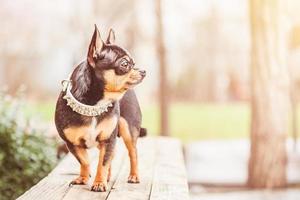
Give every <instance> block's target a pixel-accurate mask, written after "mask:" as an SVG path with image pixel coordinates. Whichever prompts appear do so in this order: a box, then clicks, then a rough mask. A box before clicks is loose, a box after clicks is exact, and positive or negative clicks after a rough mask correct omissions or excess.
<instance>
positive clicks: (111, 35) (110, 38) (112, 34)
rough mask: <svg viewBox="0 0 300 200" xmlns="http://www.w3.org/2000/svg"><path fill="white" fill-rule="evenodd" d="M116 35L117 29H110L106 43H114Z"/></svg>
mask: <svg viewBox="0 0 300 200" xmlns="http://www.w3.org/2000/svg"><path fill="white" fill-rule="evenodd" d="M115 40H116V36H115V31H114V30H113V29H112V28H111V29H109V33H108V37H107V39H106V44H113V43H115Z"/></svg>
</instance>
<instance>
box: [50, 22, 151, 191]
mask: <svg viewBox="0 0 300 200" xmlns="http://www.w3.org/2000/svg"><path fill="white" fill-rule="evenodd" d="M114 40H115V34H114V31H113V30H112V29H111V30H110V31H109V35H108V38H107V40H106V41H105V42H103V40H102V39H101V36H100V32H99V30H98V28H97V26H96V25H95V31H94V34H93V36H92V39H91V42H90V45H89V49H88V54H87V59H86V60H85V61H83V62H82V63H80V64H79V65H78V66H77V67H76V68H75V69H74V70H73V72H72V73H71V75H70V77H69V79H68V80H64V81H63V86H64V87H63V90H62V92H61V93H60V95H59V97H58V100H57V104H56V112H55V124H56V128H57V130H58V133H59V135H60V136H61V138H62V139H63V140H64V141H65V143H66V146H67V147H68V149H69V151H70V152H71V153H72V154H73V155H74V156H75V157H76V159H77V160H78V161H79V163H80V175H79V177H78V178H76V179H74V180H73V181H72V182H71V183H70V184H71V185H74V184H75V185H76V184H87V182H88V180H89V177H90V162H89V159H88V154H87V149H88V148H91V147H94V146H96V147H98V149H99V150H100V154H99V162H98V167H97V173H96V177H95V180H94V182H93V185H92V188H91V190H92V191H100V192H103V191H106V190H107V182H108V181H109V179H110V174H111V160H112V157H113V153H114V147H115V143H116V137H117V136H121V137H122V138H123V141H124V143H125V145H126V147H127V149H128V154H129V158H130V174H129V177H128V182H129V183H139V176H138V163H137V150H136V143H137V138H138V137H139V136H144V135H145V134H146V129H144V128H141V119H142V116H141V110H140V107H139V103H138V101H137V98H136V95H135V92H134V91H133V90H132V88H133V87H134V86H135V85H137V84H139V83H140V82H142V80H143V79H144V77H145V75H146V72H145V71H144V70H140V69H138V68H136V67H135V63H134V60H133V58H132V57H131V56H130V54H129V53H128V52H127V51H126V50H125V49H123V48H121V47H120V46H118V45H116V44H114Z"/></svg>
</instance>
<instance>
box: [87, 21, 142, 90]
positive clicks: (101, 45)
mask: <svg viewBox="0 0 300 200" xmlns="http://www.w3.org/2000/svg"><path fill="white" fill-rule="evenodd" d="M114 42H115V34H114V31H113V30H112V29H110V31H109V35H108V37H107V40H106V41H105V42H104V41H103V40H102V39H101V36H100V32H99V30H98V28H97V26H96V25H95V31H94V34H93V37H92V40H91V43H90V45H89V50H88V55H87V62H88V64H89V66H91V67H92V68H93V70H94V72H95V75H96V77H97V78H99V79H102V80H104V92H109V93H123V92H125V91H126V90H128V89H130V88H132V87H134V86H135V85H137V84H139V83H140V82H142V80H143V79H144V77H145V76H146V71H144V70H140V69H139V68H136V67H135V63H134V60H133V58H132V57H131V56H130V54H129V53H128V52H127V51H126V50H125V49H123V48H121V47H120V46H118V45H116V44H115V43H114Z"/></svg>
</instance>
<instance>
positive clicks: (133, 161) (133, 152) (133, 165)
mask: <svg viewBox="0 0 300 200" xmlns="http://www.w3.org/2000/svg"><path fill="white" fill-rule="evenodd" d="M119 134H120V136H121V137H122V138H123V141H124V143H125V145H126V148H127V150H128V154H129V159H130V174H129V177H128V183H139V182H140V180H139V175H138V159H137V148H136V139H134V138H133V137H132V136H131V134H130V130H129V126H128V123H127V121H126V120H125V119H124V118H123V117H120V120H119Z"/></svg>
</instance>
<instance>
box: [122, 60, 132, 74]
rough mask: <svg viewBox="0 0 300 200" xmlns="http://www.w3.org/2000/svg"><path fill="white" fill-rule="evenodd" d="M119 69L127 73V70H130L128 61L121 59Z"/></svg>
mask: <svg viewBox="0 0 300 200" xmlns="http://www.w3.org/2000/svg"><path fill="white" fill-rule="evenodd" d="M120 68H121V70H122V71H124V72H127V71H129V70H130V64H129V62H128V60H126V59H123V60H122V61H121V67H120Z"/></svg>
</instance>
